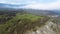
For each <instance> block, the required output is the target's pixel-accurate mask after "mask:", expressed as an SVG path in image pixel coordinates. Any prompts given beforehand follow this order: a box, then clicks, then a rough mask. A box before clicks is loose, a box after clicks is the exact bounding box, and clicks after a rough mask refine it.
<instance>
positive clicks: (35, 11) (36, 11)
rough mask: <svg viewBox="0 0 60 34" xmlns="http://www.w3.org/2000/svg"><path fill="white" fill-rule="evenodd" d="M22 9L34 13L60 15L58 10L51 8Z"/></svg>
mask: <svg viewBox="0 0 60 34" xmlns="http://www.w3.org/2000/svg"><path fill="white" fill-rule="evenodd" d="M24 11H26V12H28V13H32V14H36V15H60V11H59V12H57V11H53V10H36V9H24Z"/></svg>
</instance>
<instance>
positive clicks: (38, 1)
mask: <svg viewBox="0 0 60 34" xmlns="http://www.w3.org/2000/svg"><path fill="white" fill-rule="evenodd" d="M0 3H4V4H13V5H21V4H26V5H25V6H23V8H31V9H43V10H53V9H60V0H0Z"/></svg>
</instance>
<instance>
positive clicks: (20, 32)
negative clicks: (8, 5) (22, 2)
mask: <svg viewBox="0 0 60 34" xmlns="http://www.w3.org/2000/svg"><path fill="white" fill-rule="evenodd" d="M49 19H50V18H49V17H47V16H40V15H34V14H31V13H27V12H24V11H23V10H21V11H0V34H24V32H26V31H28V30H34V31H35V30H36V27H41V26H43V25H45V22H47V21H48V20H49Z"/></svg>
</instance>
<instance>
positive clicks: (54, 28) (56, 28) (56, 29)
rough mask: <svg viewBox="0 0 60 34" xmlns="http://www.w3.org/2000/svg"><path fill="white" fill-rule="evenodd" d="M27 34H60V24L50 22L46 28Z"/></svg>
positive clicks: (38, 28)
mask: <svg viewBox="0 0 60 34" xmlns="http://www.w3.org/2000/svg"><path fill="white" fill-rule="evenodd" d="M25 34H60V23H54V22H52V21H48V22H47V23H46V24H45V25H44V26H42V27H37V29H36V30H35V31H33V30H30V31H27V32H25Z"/></svg>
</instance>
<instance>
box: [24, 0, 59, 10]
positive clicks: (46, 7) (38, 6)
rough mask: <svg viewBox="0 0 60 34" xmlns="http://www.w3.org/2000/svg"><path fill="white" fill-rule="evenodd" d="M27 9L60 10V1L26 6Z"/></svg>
mask: <svg viewBox="0 0 60 34" xmlns="http://www.w3.org/2000/svg"><path fill="white" fill-rule="evenodd" d="M25 8H32V9H43V10H53V9H60V0H57V1H55V2H51V3H46V4H45V3H44V4H43V3H35V4H30V5H27V6H25Z"/></svg>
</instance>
